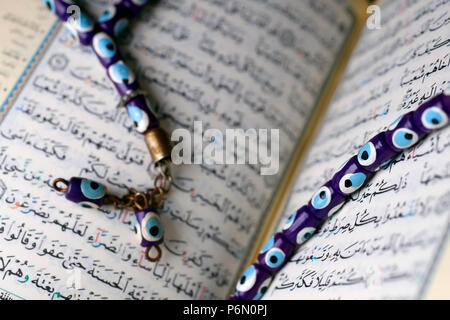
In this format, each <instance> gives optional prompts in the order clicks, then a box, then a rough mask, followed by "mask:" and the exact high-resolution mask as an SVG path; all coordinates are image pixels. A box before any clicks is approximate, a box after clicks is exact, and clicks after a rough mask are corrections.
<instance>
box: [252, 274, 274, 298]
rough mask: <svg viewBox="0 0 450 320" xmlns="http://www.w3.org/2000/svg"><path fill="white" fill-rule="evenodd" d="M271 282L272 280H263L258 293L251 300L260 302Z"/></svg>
mask: <svg viewBox="0 0 450 320" xmlns="http://www.w3.org/2000/svg"><path fill="white" fill-rule="evenodd" d="M271 282H272V278H267V279H266V280H264V281H263V282H262V283H261V285H260V286H259V289H258V292H257V293H256V295H255V297H254V298H253V300H261V298H262V297H263V296H264V294H265V293H266V292H267V290H268V289H269V286H270V283H271Z"/></svg>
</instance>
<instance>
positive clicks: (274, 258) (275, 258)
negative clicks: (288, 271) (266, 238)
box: [264, 248, 286, 269]
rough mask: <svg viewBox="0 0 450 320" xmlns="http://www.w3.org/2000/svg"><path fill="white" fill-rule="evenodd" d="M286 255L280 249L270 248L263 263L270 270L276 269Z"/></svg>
mask: <svg viewBox="0 0 450 320" xmlns="http://www.w3.org/2000/svg"><path fill="white" fill-rule="evenodd" d="M285 258H286V255H285V254H284V252H283V251H282V250H281V249H278V248H272V249H270V250H269V252H267V254H266V257H265V259H264V262H265V263H266V265H267V266H269V267H270V268H273V269H276V268H278V267H279V266H281V264H282V263H283V262H284V259H285Z"/></svg>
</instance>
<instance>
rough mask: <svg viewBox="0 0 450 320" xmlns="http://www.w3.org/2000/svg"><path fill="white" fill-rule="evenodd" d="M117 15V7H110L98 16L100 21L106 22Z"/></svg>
mask: <svg viewBox="0 0 450 320" xmlns="http://www.w3.org/2000/svg"><path fill="white" fill-rule="evenodd" d="M115 15H116V7H114V6H113V7H110V8H108V9H106V10H105V11H104V12H103V13H102V15H101V16H100V17H99V18H98V22H100V23H102V22H106V21H108V20H111V18H113V17H114V16H115Z"/></svg>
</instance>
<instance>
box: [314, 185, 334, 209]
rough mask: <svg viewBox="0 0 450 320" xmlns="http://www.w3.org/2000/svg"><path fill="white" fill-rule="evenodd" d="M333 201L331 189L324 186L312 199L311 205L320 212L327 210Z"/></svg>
mask: <svg viewBox="0 0 450 320" xmlns="http://www.w3.org/2000/svg"><path fill="white" fill-rule="evenodd" d="M330 201H331V191H330V189H329V188H327V187H325V186H323V187H322V188H320V189H319V191H317V192H316V194H315V195H314V196H313V197H312V200H311V204H312V206H313V207H314V209H317V210H320V209H323V208H326V207H327V206H328V205H329V204H330Z"/></svg>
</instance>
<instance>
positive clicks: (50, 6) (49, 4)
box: [42, 0, 56, 13]
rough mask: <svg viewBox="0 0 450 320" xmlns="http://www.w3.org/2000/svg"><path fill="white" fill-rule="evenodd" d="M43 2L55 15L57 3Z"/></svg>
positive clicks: (44, 0) (46, 0)
mask: <svg viewBox="0 0 450 320" xmlns="http://www.w3.org/2000/svg"><path fill="white" fill-rule="evenodd" d="M42 2H43V3H44V4H45V5H46V6H47V8H48V9H49V10H50V11H51V12H53V13H55V10H56V9H55V1H54V0H43V1H42Z"/></svg>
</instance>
